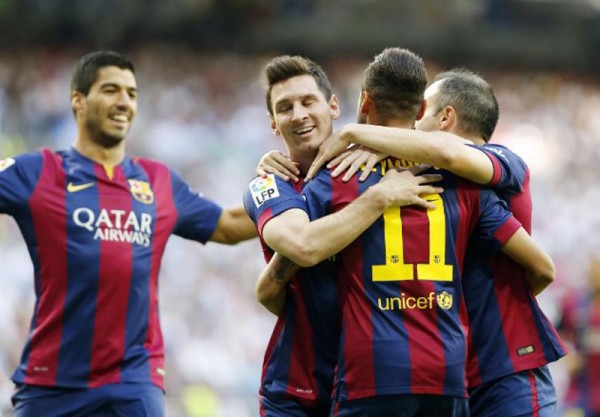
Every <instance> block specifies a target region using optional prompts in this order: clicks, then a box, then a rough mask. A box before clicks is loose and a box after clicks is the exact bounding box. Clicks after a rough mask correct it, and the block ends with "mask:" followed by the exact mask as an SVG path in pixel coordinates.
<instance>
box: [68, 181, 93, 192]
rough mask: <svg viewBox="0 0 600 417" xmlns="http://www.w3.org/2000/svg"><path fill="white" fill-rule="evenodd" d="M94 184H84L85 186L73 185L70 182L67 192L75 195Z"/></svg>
mask: <svg viewBox="0 0 600 417" xmlns="http://www.w3.org/2000/svg"><path fill="white" fill-rule="evenodd" d="M94 184H95V182H86V183H85V184H73V183H72V182H70V183H69V184H67V191H68V192H70V193H76V192H77V191H81V190H85V189H86V188H90V187H93V186H94Z"/></svg>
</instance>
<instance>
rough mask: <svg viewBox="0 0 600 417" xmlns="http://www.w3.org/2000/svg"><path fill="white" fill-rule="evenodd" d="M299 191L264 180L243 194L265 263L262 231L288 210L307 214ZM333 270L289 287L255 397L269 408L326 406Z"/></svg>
mask: <svg viewBox="0 0 600 417" xmlns="http://www.w3.org/2000/svg"><path fill="white" fill-rule="evenodd" d="M302 187H303V183H301V182H300V183H296V184H294V183H291V182H286V181H283V180H281V179H279V178H277V177H275V176H273V175H269V176H268V177H266V178H260V177H259V178H256V179H254V180H253V181H252V182H251V183H250V185H249V187H248V189H247V190H246V192H245V194H244V206H245V207H246V211H247V213H248V215H249V216H250V217H251V218H252V219H253V220H254V222H255V223H256V225H257V228H258V231H259V235H260V239H261V243H262V244H263V252H264V253H265V258H266V260H267V261H268V260H269V259H270V257H271V256H272V254H273V251H272V250H271V248H269V247H268V246H267V245H266V244H265V242H264V240H262V230H263V227H264V225H265V224H266V223H267V222H268V221H269V220H271V219H273V218H275V217H277V216H279V215H280V214H281V213H284V212H285V211H287V210H290V209H300V210H303V211H306V210H307V209H306V203H305V201H304V198H303V197H302V195H300V190H301V189H302ZM334 268H335V266H334V264H333V262H331V261H324V262H321V263H320V264H318V265H317V266H315V267H312V268H304V269H302V270H300V271H299V273H298V274H297V275H296V276H295V277H294V278H293V279H292V281H291V282H290V283H289V284H288V287H287V291H286V300H285V303H284V307H283V309H282V311H281V312H280V314H279V316H278V318H277V322H276V324H275V328H274V329H273V332H272V334H271V338H270V340H269V343H268V346H267V349H266V352H265V357H264V362H263V372H262V377H261V386H260V396H261V397H264V398H267V399H268V402H269V403H273V404H278V403H279V402H281V401H283V400H285V401H294V402H296V403H298V404H300V406H302V407H306V408H311V409H314V408H322V407H324V406H327V405H328V404H329V403H330V401H331V391H332V388H333V375H334V367H335V363H336V360H337V348H338V341H339V314H340V308H339V304H338V302H339V300H338V291H337V284H336V274H335V269H334ZM262 413H264V410H262ZM261 415H262V414H261Z"/></svg>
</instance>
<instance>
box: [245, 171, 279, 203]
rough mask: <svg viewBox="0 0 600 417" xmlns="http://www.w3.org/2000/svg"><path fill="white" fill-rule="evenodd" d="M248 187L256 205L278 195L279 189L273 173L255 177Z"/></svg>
mask: <svg viewBox="0 0 600 417" xmlns="http://www.w3.org/2000/svg"><path fill="white" fill-rule="evenodd" d="M249 187H250V192H251V193H252V199H253V200H254V204H255V205H256V207H260V205H261V204H262V203H264V202H265V201H267V200H270V199H271V198H275V197H279V190H278V189H277V183H276V182H275V176H274V175H273V174H269V175H267V176H266V177H256V178H255V179H254V180H252V182H251V183H250V185H249Z"/></svg>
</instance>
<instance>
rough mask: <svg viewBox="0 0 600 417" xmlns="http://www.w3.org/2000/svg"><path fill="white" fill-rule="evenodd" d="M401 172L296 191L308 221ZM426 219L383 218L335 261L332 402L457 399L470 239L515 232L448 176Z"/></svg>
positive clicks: (498, 211) (506, 216)
mask: <svg viewBox="0 0 600 417" xmlns="http://www.w3.org/2000/svg"><path fill="white" fill-rule="evenodd" d="M398 163H401V162H400V161H397V160H392V159H388V160H386V161H384V162H383V164H381V165H380V166H378V168H377V169H376V172H373V173H372V174H371V175H370V176H369V178H368V179H367V180H366V181H365V182H363V183H360V182H359V181H358V179H357V176H355V177H353V178H352V180H351V181H350V182H348V183H344V182H342V181H341V180H339V179H332V178H331V175H330V172H329V171H327V170H321V171H320V172H319V173H318V175H317V176H316V178H315V179H314V180H312V181H311V182H310V183H309V184H308V185H307V186H306V187H305V188H304V190H303V194H304V195H305V196H306V200H307V205H308V209H309V213H310V216H311V219H316V218H319V217H322V216H325V215H327V214H329V213H331V212H336V211H339V210H341V209H342V208H343V207H345V206H346V205H347V204H349V203H350V202H351V201H353V200H354V199H355V198H356V197H357V196H358V195H360V194H362V193H363V192H364V191H365V190H366V189H367V188H368V187H370V186H371V185H373V184H375V183H376V182H377V181H379V180H380V179H381V178H382V175H383V174H384V173H385V171H386V170H387V169H394V167H395V166H396V165H397V164H398ZM441 173H442V174H443V176H444V179H443V181H442V182H441V186H442V187H443V188H444V190H445V191H444V192H443V193H442V194H440V195H432V196H428V197H427V198H428V199H430V200H432V201H434V204H436V209H435V210H429V211H428V210H425V209H422V208H419V207H414V206H412V207H403V208H392V209H389V210H387V211H386V212H385V213H384V215H383V216H382V217H380V218H379V219H378V220H377V221H376V222H375V223H374V224H373V225H372V226H371V227H370V228H369V229H367V230H366V231H365V232H364V233H363V234H362V235H361V236H360V237H359V238H358V239H357V240H356V241H355V242H353V243H352V244H351V245H350V246H349V247H348V248H347V249H345V250H344V251H342V252H341V253H340V255H339V262H340V264H339V268H340V270H339V285H340V292H341V295H340V297H341V300H342V334H341V342H340V352H339V359H338V367H337V372H336V382H335V384H336V385H335V391H334V399H335V400H336V401H347V400H354V399H359V398H366V397H372V396H378V395H386V394H435V395H447V396H455V397H461V398H465V397H466V395H467V394H466V393H467V386H466V375H465V365H466V360H467V331H468V329H467V325H468V320H467V317H466V309H465V306H464V303H463V299H462V285H461V270H462V264H463V260H464V257H465V254H466V248H467V244H468V242H469V239H470V238H471V236H473V235H475V234H477V235H480V236H481V238H482V239H484V240H486V241H489V242H490V244H492V243H495V244H502V243H504V241H505V240H506V239H508V238H509V237H510V236H511V235H512V234H513V233H514V232H515V231H516V230H517V229H518V228H519V227H520V224H519V223H518V222H517V221H515V220H514V218H513V217H512V215H511V213H510V212H509V211H508V210H507V209H506V205H505V204H504V203H502V202H501V201H500V200H499V199H498V198H497V196H496V195H495V194H494V193H492V192H490V191H488V190H484V189H480V188H478V187H476V186H474V185H473V184H471V183H468V182H466V181H463V180H460V179H458V178H456V177H453V176H452V175H451V174H450V173H448V172H444V171H443V172H441Z"/></svg>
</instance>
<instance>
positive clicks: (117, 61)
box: [71, 51, 135, 96]
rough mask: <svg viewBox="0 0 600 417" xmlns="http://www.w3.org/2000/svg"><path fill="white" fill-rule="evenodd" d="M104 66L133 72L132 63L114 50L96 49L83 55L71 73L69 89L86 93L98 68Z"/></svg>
mask: <svg viewBox="0 0 600 417" xmlns="http://www.w3.org/2000/svg"><path fill="white" fill-rule="evenodd" d="M104 67H118V68H121V69H126V70H129V71H131V72H132V73H134V74H135V68H134V66H133V63H132V62H131V61H129V60H128V59H127V58H125V57H123V56H122V55H121V54H119V53H117V52H114V51H96V52H91V53H89V54H86V55H84V56H83V57H82V58H81V59H80V60H79V62H77V65H75V68H74V69H73V73H72V75H71V91H78V92H80V93H82V94H84V95H86V96H87V95H88V93H89V92H90V88H91V87H92V85H93V84H94V83H95V82H96V80H97V79H98V70H100V69H101V68H104Z"/></svg>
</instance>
